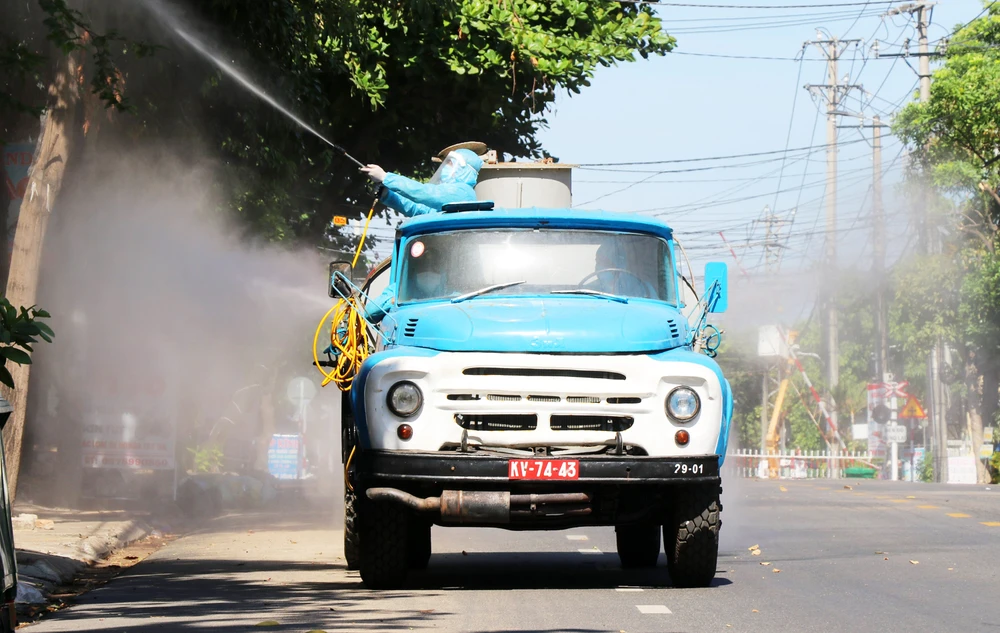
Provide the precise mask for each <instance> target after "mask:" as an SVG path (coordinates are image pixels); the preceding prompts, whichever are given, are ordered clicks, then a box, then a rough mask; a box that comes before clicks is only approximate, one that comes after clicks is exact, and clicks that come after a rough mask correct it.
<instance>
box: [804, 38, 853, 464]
mask: <svg viewBox="0 0 1000 633" xmlns="http://www.w3.org/2000/svg"><path fill="white" fill-rule="evenodd" d="M859 42H860V40H840V39H837V38H831V39H816V40H814V41H811V42H806V44H807V45H809V44H812V45H814V46H816V47H817V48H819V49H820V50H821V51H822V52H823V54H824V55H825V56H826V59H827V83H826V84H823V85H815V84H810V85H807V86H806V89H807V90H809V91H810V92H817V93H819V94H820V95H822V97H823V98H825V100H826V145H827V147H826V253H825V255H826V256H825V266H824V283H823V288H822V290H821V292H822V295H821V296H822V305H823V309H822V315H823V319H822V321H823V342H824V350H823V351H824V357H825V359H826V384H827V393H826V394H825V397H826V401H827V404H830V405H832V401H833V398H832V392H833V390H834V389H836V388H837V384H838V383H839V382H840V354H839V349H838V341H837V303H836V293H835V285H836V279H837V276H836V270H837V239H836V235H837V234H836V231H837V117H838V116H839V115H840V114H842V113H841V112H840V109H839V108H840V103H841V101H842V100H843V99H844V97H845V96H846V95H847V92H848V91H849V90H850V89H852V88H858V87H859V86H854V85H849V84H845V83H842V82H841V81H840V78H839V77H838V76H837V61H838V60H839V59H840V56H841V54H842V53H843V52H844V50H846V48H847V47H848V46H850V45H851V44H855V45H856V44H857V43H859ZM829 409H830V419H831V422H832V423H833V424H834V425H835V426H836V428H839V426H840V425H839V424H838V421H837V410H836V407H833V406H830V407H829ZM833 432H834V428H827V429H826V435H827V437H830V435H831V434H832V433H833ZM827 444H828V446H829V447H830V448H832V447H833V443H832V442H830V441H829V440H828V441H827Z"/></svg>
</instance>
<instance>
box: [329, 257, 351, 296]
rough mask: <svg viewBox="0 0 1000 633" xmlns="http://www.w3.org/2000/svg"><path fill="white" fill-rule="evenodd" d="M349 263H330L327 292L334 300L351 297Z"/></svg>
mask: <svg viewBox="0 0 1000 633" xmlns="http://www.w3.org/2000/svg"><path fill="white" fill-rule="evenodd" d="M352 269H353V266H351V262H342V261H337V262H330V279H329V287H328V288H327V290H328V291H329V293H330V296H331V297H333V298H334V299H339V298H341V297H349V296H351V284H350V281H351V272H352Z"/></svg>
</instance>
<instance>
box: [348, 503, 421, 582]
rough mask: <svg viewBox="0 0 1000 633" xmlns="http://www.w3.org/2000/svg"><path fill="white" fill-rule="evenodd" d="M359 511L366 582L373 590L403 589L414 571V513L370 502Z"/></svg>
mask: <svg viewBox="0 0 1000 633" xmlns="http://www.w3.org/2000/svg"><path fill="white" fill-rule="evenodd" d="M358 510H359V512H358V519H359V522H358V524H359V526H360V528H361V530H360V532H359V536H360V540H361V560H360V568H361V580H362V582H364V583H365V587H367V588H369V589H399V588H400V587H402V586H403V583H404V582H405V581H406V575H407V573H408V571H409V568H410V557H409V549H410V548H409V542H410V539H409V524H410V510H409V509H408V508H405V507H403V506H401V505H398V504H396V503H393V502H378V501H370V500H367V499H366V500H364V501H363V502H362V503H361V505H360V506H359V507H358Z"/></svg>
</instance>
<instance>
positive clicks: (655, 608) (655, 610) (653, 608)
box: [635, 604, 673, 615]
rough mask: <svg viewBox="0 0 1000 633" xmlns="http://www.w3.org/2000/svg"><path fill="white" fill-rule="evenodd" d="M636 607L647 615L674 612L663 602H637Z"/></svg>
mask: <svg viewBox="0 0 1000 633" xmlns="http://www.w3.org/2000/svg"><path fill="white" fill-rule="evenodd" d="M635 608H636V609H638V610H639V613H643V614H646V615H658V614H670V613H673V612H672V611H671V610H670V609H668V608H667V607H666V605H662V604H637V605H635Z"/></svg>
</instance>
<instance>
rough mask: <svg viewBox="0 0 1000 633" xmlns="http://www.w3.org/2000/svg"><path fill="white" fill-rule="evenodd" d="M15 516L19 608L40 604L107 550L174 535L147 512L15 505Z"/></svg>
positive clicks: (103, 555) (164, 522) (102, 556)
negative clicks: (142, 540)
mask: <svg viewBox="0 0 1000 633" xmlns="http://www.w3.org/2000/svg"><path fill="white" fill-rule="evenodd" d="M13 514H14V521H13V523H14V546H15V548H16V549H17V570H18V587H17V602H18V603H19V604H44V603H46V602H48V596H49V595H50V594H51V593H52V592H53V590H54V589H55V588H57V587H59V586H62V585H65V584H67V583H69V582H70V581H72V580H73V578H74V577H76V576H77V575H78V574H79V573H80V572H81V571H82V570H83V569H85V568H86V567H87V566H88V565H90V564H93V563H95V562H98V561H100V560H103V559H104V558H106V557H107V556H108V555H109V554H110V553H111V552H114V551H115V550H118V549H121V548H123V547H125V546H127V545H128V544H130V543H134V542H136V541H139V540H141V539H144V538H146V537H152V538H162V537H163V535H164V534H169V533H171V532H173V529H172V527H171V525H170V524H169V523H168V522H166V521H164V520H163V519H159V518H154V517H152V516H151V515H150V514H149V513H148V512H130V511H123V510H110V511H86V512H82V511H77V510H68V509H60V508H45V507H40V506H35V505H30V504H15V506H14V512H13Z"/></svg>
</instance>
